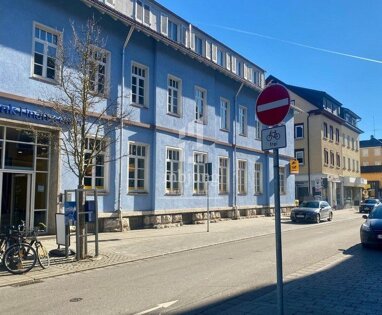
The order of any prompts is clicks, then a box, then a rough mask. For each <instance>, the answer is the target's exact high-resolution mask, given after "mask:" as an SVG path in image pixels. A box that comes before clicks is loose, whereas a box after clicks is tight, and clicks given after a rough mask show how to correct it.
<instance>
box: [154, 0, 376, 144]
mask: <svg viewBox="0 0 382 315" xmlns="http://www.w3.org/2000/svg"><path fill="white" fill-rule="evenodd" d="M158 2H159V3H160V4H162V5H164V6H165V7H167V8H168V9H170V10H171V11H173V12H175V13H176V14H178V15H179V16H181V17H182V18H184V19H185V20H187V21H188V22H190V23H192V24H193V25H195V26H197V27H199V28H200V29H202V30H203V31H205V32H206V33H208V34H210V35H211V36H213V37H215V38H216V39H218V40H219V41H221V42H223V43H224V44H226V45H227V46H229V47H231V48H232V49H233V50H235V51H237V52H238V53H240V54H242V55H243V56H244V57H246V58H248V59H249V60H251V61H252V62H254V63H255V64H257V65H258V66H260V67H261V68H263V69H265V70H266V72H267V73H266V75H270V74H272V75H274V76H276V77H277V78H279V79H280V80H282V81H284V82H286V83H288V84H292V85H297V86H302V87H306V88H311V89H316V90H322V91H325V92H327V93H328V94H330V95H331V96H333V97H334V98H335V99H337V100H338V101H339V102H341V103H342V104H343V106H345V107H347V108H349V109H351V110H352V111H353V112H355V113H356V114H357V115H359V116H360V117H361V121H360V122H359V124H358V127H359V128H360V129H362V130H363V131H364V133H363V134H362V135H361V137H360V139H361V140H365V139H369V138H370V135H372V134H375V136H376V137H377V138H382V123H381V121H382V1H381V0H364V1H357V0H334V1H333V0H320V1H314V0H284V1H283V0H271V1H269V0H236V1H228V0H158ZM374 129H375V131H374Z"/></svg>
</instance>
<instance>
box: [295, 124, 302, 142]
mask: <svg viewBox="0 0 382 315" xmlns="http://www.w3.org/2000/svg"><path fill="white" fill-rule="evenodd" d="M298 129H301V130H302V131H301V133H302V137H299V136H298ZM294 138H295V139H296V140H300V139H304V124H295V125H294Z"/></svg>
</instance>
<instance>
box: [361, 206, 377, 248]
mask: <svg viewBox="0 0 382 315" xmlns="http://www.w3.org/2000/svg"><path fill="white" fill-rule="evenodd" d="M362 217H363V218H364V219H366V221H365V223H363V224H362V225H361V229H360V236H361V243H362V245H363V246H364V247H367V246H369V245H382V205H379V206H378V207H376V208H375V209H373V210H372V211H371V212H370V214H369V215H368V216H367V215H363V216H362Z"/></svg>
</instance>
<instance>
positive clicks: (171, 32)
mask: <svg viewBox="0 0 382 315" xmlns="http://www.w3.org/2000/svg"><path fill="white" fill-rule="evenodd" d="M168 38H170V39H172V40H173V41H176V42H177V41H178V25H177V24H175V23H174V22H172V21H170V20H169V21H168Z"/></svg>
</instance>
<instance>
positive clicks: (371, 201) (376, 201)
mask: <svg viewBox="0 0 382 315" xmlns="http://www.w3.org/2000/svg"><path fill="white" fill-rule="evenodd" d="M365 203H371V204H374V203H378V199H366V200H365Z"/></svg>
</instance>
